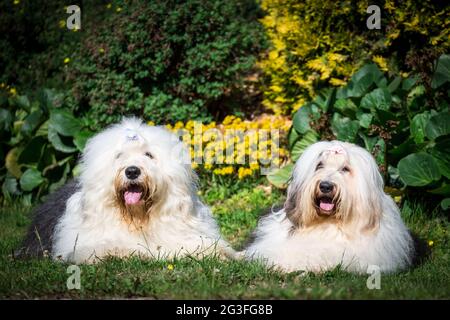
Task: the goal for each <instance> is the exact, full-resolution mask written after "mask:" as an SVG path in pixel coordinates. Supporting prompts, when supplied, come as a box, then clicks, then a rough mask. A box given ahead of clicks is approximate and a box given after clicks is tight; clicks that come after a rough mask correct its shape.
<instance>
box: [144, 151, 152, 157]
mask: <svg viewBox="0 0 450 320" xmlns="http://www.w3.org/2000/svg"><path fill="white" fill-rule="evenodd" d="M145 156H146V157H149V158H150V159H153V155H152V154H151V153H150V152H146V153H145Z"/></svg>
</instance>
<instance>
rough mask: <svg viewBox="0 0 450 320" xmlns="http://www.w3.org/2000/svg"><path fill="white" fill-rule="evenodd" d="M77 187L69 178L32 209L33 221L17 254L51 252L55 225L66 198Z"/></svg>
mask: <svg viewBox="0 0 450 320" xmlns="http://www.w3.org/2000/svg"><path fill="white" fill-rule="evenodd" d="M78 189H79V186H78V182H77V181H76V180H70V181H69V182H67V183H66V184H65V185H63V186H62V187H61V188H59V189H58V190H56V191H55V192H53V193H52V194H50V195H49V196H48V198H47V199H46V200H45V201H44V203H42V204H40V205H39V206H37V207H36V208H35V209H34V210H33V211H32V216H33V222H32V223H31V225H30V227H29V229H28V232H27V235H26V236H25V239H24V241H23V243H22V246H21V247H20V248H19V250H18V251H16V255H17V256H19V257H25V256H34V257H42V256H44V255H45V254H44V252H47V253H48V254H51V250H52V245H53V233H54V230H55V226H56V224H57V223H58V221H59V220H60V218H61V216H62V215H63V214H64V212H65V210H66V203H67V200H68V199H69V198H70V197H71V196H72V195H73V194H74V193H75V192H77V190H78Z"/></svg>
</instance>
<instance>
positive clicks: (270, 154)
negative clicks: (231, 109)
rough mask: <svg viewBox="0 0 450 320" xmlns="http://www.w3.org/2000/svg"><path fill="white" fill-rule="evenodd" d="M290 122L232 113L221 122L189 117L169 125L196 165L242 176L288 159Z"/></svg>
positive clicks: (282, 118)
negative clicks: (207, 121)
mask: <svg viewBox="0 0 450 320" xmlns="http://www.w3.org/2000/svg"><path fill="white" fill-rule="evenodd" d="M148 124H149V125H154V124H155V123H154V122H153V121H149V122H148ZM290 126H291V121H290V120H289V118H288V117H285V116H274V115H261V116H259V117H257V118H255V119H253V120H244V119H242V118H240V117H236V116H233V115H229V116H227V117H225V119H224V120H223V121H222V123H216V122H210V123H207V124H204V123H200V122H196V121H193V120H189V121H187V122H185V123H184V122H181V121H179V122H176V123H175V124H173V125H171V124H168V125H166V128H167V129H169V130H170V131H172V132H174V133H175V134H177V135H178V136H179V137H180V139H182V141H183V142H184V143H185V144H186V145H187V147H188V148H189V150H190V154H191V163H192V167H193V168H194V169H196V170H197V171H200V172H210V173H212V174H213V175H214V176H222V177H226V176H229V177H233V178H236V177H237V178H238V179H240V180H243V179H246V178H248V177H258V176H260V175H261V174H266V173H268V172H269V171H271V170H272V169H273V168H278V167H279V166H280V165H281V164H282V163H284V162H286V160H287V157H288V151H287V149H286V144H287V143H286V141H285V137H286V136H287V132H288V130H289V128H290Z"/></svg>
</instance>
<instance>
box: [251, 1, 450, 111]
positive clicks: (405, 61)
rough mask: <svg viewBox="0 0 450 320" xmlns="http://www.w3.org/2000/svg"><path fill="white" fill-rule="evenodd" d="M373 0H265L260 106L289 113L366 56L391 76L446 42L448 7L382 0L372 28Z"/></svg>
mask: <svg viewBox="0 0 450 320" xmlns="http://www.w3.org/2000/svg"><path fill="white" fill-rule="evenodd" d="M370 4H372V3H370V2H369V1H368V0H364V1H354V0H345V1H333V0H324V1H315V0H305V1H296V0H262V1H261V6H262V8H263V9H264V11H265V12H266V15H265V16H264V17H263V18H262V19H261V20H260V21H261V23H262V24H263V25H264V27H265V29H266V33H267V35H268V37H269V39H270V42H271V48H270V50H269V51H268V53H267V54H266V55H264V56H263V58H262V59H261V60H260V62H259V66H260V67H261V68H262V70H263V73H264V75H265V77H266V81H265V83H267V85H266V86H265V88H264V102H263V103H264V105H265V106H266V107H267V108H269V109H271V110H273V111H274V112H275V113H276V114H290V113H292V112H294V111H296V110H297V109H298V108H299V107H300V106H302V105H303V104H304V103H305V102H307V101H310V100H312V99H313V98H314V97H315V96H316V95H317V93H318V92H319V91H320V90H321V89H323V88H324V87H328V86H330V85H331V86H334V87H341V86H343V85H345V84H346V83H347V82H348V80H349V78H350V76H351V75H352V74H353V73H354V72H355V71H356V70H357V69H358V68H360V67H361V66H362V65H363V64H364V63H366V62H368V60H372V61H373V62H375V63H376V64H377V65H378V66H379V68H380V69H381V70H382V71H384V72H386V71H391V72H392V74H394V73H400V72H406V71H410V69H414V68H415V66H414V63H411V60H412V61H414V60H415V59H417V60H418V61H422V60H423V58H424V57H425V58H427V60H428V61H431V62H432V60H434V59H435V58H436V57H437V56H438V55H439V54H440V53H443V52H445V51H446V50H448V48H449V47H450V31H449V30H450V28H449V24H450V19H449V17H450V6H445V5H442V6H441V5H439V4H438V3H436V2H433V1H432V0H425V1H415V0H405V1H395V0H388V1H385V2H384V5H380V7H381V8H380V9H381V11H382V16H381V19H382V20H381V26H382V28H381V29H380V30H369V29H368V28H367V27H366V21H367V19H368V18H369V16H370V15H369V14H368V13H367V12H366V10H367V8H368V7H369V5H370ZM427 50H428V51H431V52H433V53H435V54H433V55H429V52H428V51H427ZM388 57H389V58H388Z"/></svg>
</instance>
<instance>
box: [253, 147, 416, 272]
mask: <svg viewBox="0 0 450 320" xmlns="http://www.w3.org/2000/svg"><path fill="white" fill-rule="evenodd" d="M319 163H320V166H319V167H318V164H319ZM344 167H345V171H343V168H344ZM316 168H319V169H318V170H316ZM347 170H349V171H347ZM322 180H327V181H331V182H333V183H334V185H335V186H336V189H337V190H336V196H335V208H336V211H335V214H334V215H332V216H325V217H324V216H321V215H319V214H318V212H319V211H320V209H319V208H318V207H317V203H315V201H316V200H317V193H318V189H319V187H318V184H319V183H320V181H322ZM245 255H246V257H247V258H249V259H262V260H264V261H265V262H266V263H268V264H269V265H274V266H275V267H278V268H280V269H282V270H285V271H295V270H305V271H312V272H321V271H326V270H329V269H333V268H335V267H337V266H341V267H342V268H344V269H345V270H347V271H351V272H357V273H366V272H367V270H368V267H369V266H371V265H376V266H378V267H379V268H380V270H381V271H383V272H392V271H396V270H399V269H402V268H405V267H407V266H408V265H410V264H411V260H412V255H413V241H412V238H411V236H410V234H409V232H408V230H407V228H406V227H405V225H404V223H403V221H402V219H401V216H400V212H399V209H398V207H397V206H396V204H395V202H394V201H393V200H392V198H391V197H390V196H388V195H387V194H385V193H384V191H383V179H382V176H381V174H380V173H379V171H378V167H377V164H376V162H375V160H374V158H373V157H372V155H371V154H370V153H369V152H367V151H366V150H365V149H363V148H361V147H359V146H356V145H354V144H350V143H345V142H339V141H331V142H328V141H323V142H318V143H315V144H313V145H311V146H310V147H309V148H307V149H306V150H305V152H304V153H303V155H302V156H301V157H300V159H299V160H298V161H297V163H296V165H295V168H294V172H293V177H292V181H291V183H290V185H289V187H288V196H287V200H286V203H285V205H284V208H283V209H282V210H280V211H278V212H272V213H271V214H269V215H268V216H266V217H264V218H262V219H261V220H260V222H259V224H258V227H257V229H256V231H255V241H254V242H253V243H252V244H250V246H249V247H248V248H247V249H246V251H245Z"/></svg>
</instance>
